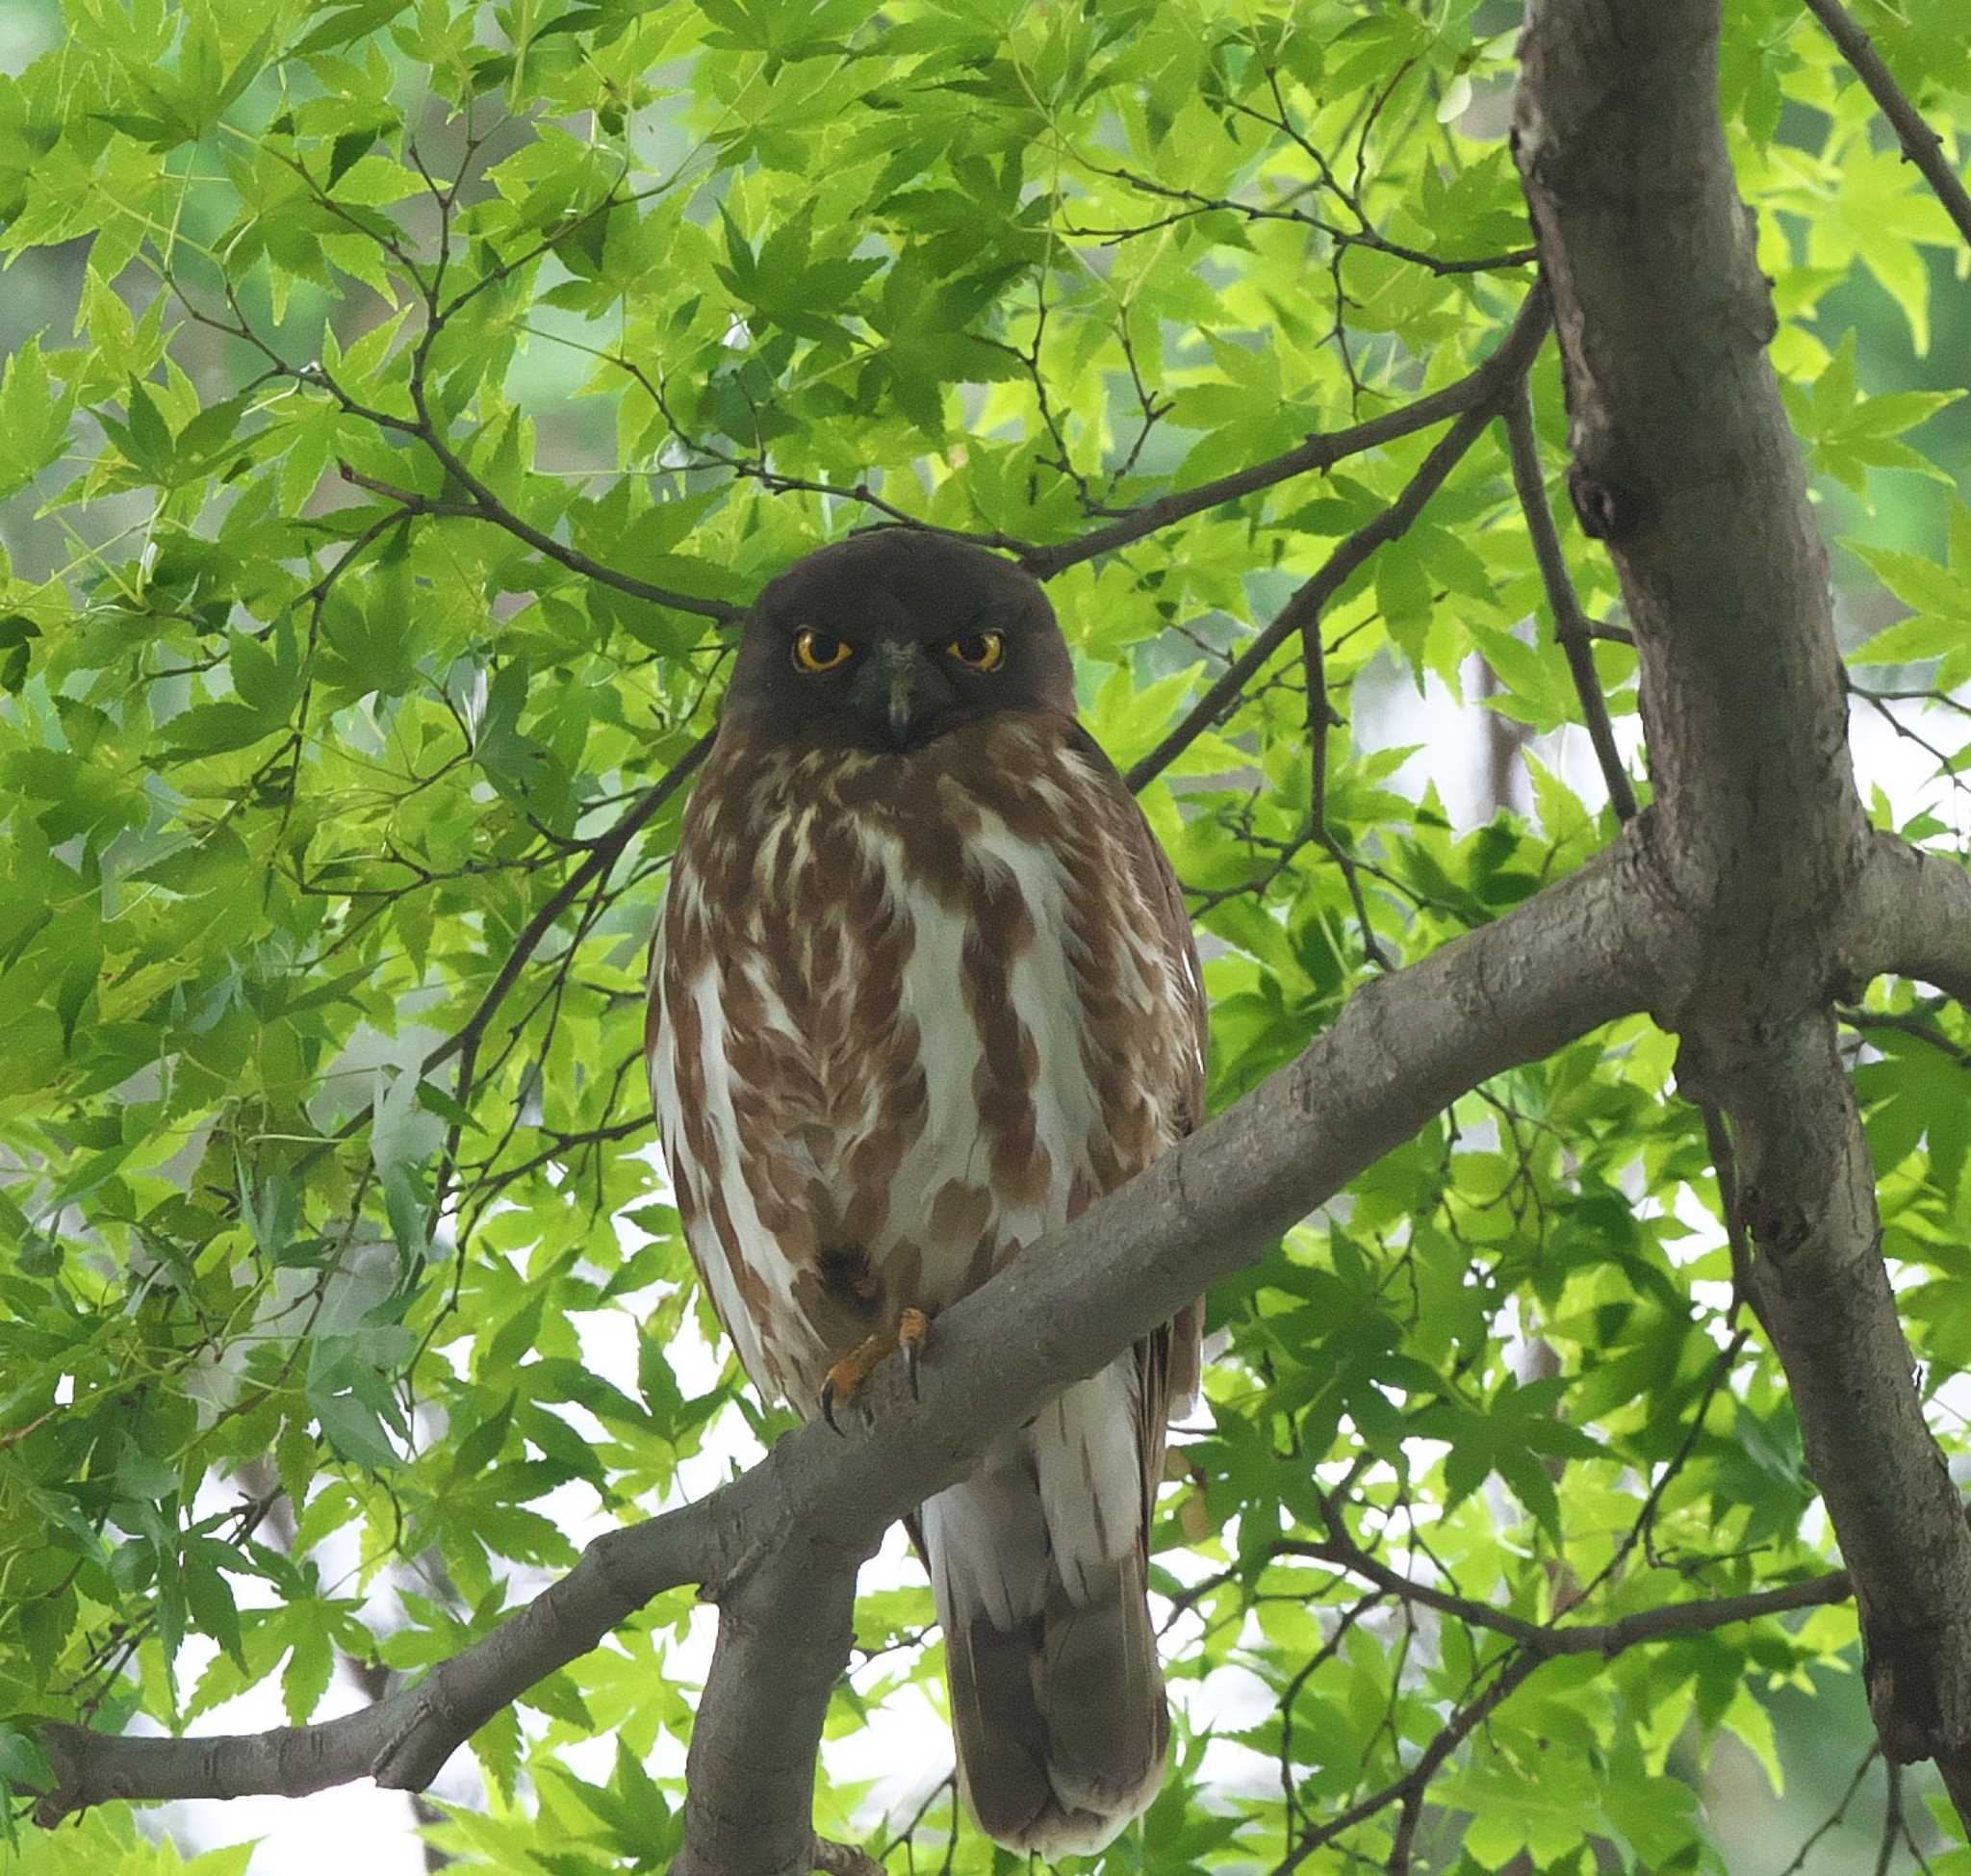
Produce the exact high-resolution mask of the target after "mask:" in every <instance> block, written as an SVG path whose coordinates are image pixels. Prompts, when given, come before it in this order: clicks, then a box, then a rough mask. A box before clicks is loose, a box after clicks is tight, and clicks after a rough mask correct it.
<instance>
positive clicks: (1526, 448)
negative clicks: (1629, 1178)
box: [1505, 378, 1636, 821]
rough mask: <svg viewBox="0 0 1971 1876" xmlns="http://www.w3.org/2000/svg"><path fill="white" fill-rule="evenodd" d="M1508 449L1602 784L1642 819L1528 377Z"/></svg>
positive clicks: (1622, 814) (1512, 418)
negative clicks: (1604, 688)
mask: <svg viewBox="0 0 1971 1876" xmlns="http://www.w3.org/2000/svg"><path fill="white" fill-rule="evenodd" d="M1505 437H1506V450H1507V453H1508V454H1509V455H1510V457H1511V459H1512V466H1513V487H1514V489H1515V490H1517V491H1518V494H1519V498H1520V508H1521V511H1522V512H1523V514H1524V515H1525V517H1526V532H1527V533H1528V534H1530V535H1531V536H1532V540H1533V558H1534V559H1535V560H1536V561H1537V562H1538V563H1539V567H1540V581H1541V584H1542V585H1544V586H1545V587H1546V588H1547V606H1548V610H1549V611H1550V612H1551V613H1552V614H1553V636H1554V639H1555V641H1556V642H1557V643H1558V644H1559V646H1560V649H1561V651H1562V652H1563V653H1564V654H1565V655H1566V657H1567V665H1568V669H1569V671H1571V672H1572V673H1573V674H1574V691H1575V694H1576V695H1577V696H1578V697H1579V698H1580V700H1581V717H1582V720H1583V721H1584V722H1585V723H1586V725H1587V729H1588V740H1589V741H1590V742H1591V743H1592V744H1594V746H1595V760H1596V761H1597V763H1599V764H1600V769H1601V783H1602V785H1603V786H1604V787H1605V788H1606V789H1607V790H1608V799H1609V802H1610V803H1611V804H1612V805H1613V807H1614V809H1615V815H1616V818H1617V819H1618V820H1622V821H1632V820H1634V819H1635V817H1636V791H1635V788H1634V786H1633V785H1632V784H1630V782H1629V779H1628V770H1627V769H1626V768H1625V767H1624V766H1623V761H1622V752H1621V751H1620V750H1619V749H1617V748H1616V746H1615V726H1614V725H1613V724H1612V723H1611V722H1610V721H1609V720H1608V702H1607V699H1606V698H1605V697H1604V696H1603V695H1602V692H1601V675H1600V672H1598V671H1597V670H1596V669H1595V657H1594V654H1593V653H1592V652H1591V651H1590V650H1589V649H1588V647H1589V640H1590V637H1591V633H1590V631H1589V629H1588V621H1587V617H1586V615H1585V614H1584V613H1583V612H1582V611H1581V602H1580V599H1579V597H1578V596H1577V595H1576V594H1575V592H1574V580H1573V579H1572V578H1570V577H1569V575H1568V570H1567V555H1566V553H1563V552H1562V550H1561V545H1560V535H1559V533H1558V532H1557V531H1556V529H1555V528H1554V526H1553V510H1552V508H1550V507H1549V505H1548V501H1547V477H1546V475H1545V474H1544V473H1543V472H1542V470H1541V467H1540V439H1539V437H1538V436H1537V435H1536V434H1535V433H1534V430H1533V394H1532V391H1531V389H1530V387H1529V386H1528V385H1527V383H1526V381H1525V380H1524V379H1523V378H1522V379H1521V380H1520V381H1519V383H1518V385H1516V386H1515V387H1514V391H1513V395H1512V397H1511V398H1508V400H1507V402H1506V406H1505Z"/></svg>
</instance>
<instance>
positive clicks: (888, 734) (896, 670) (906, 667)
mask: <svg viewBox="0 0 1971 1876" xmlns="http://www.w3.org/2000/svg"><path fill="white" fill-rule="evenodd" d="M851 694H852V695H853V696H854V698H855V702H856V707H857V709H858V713H859V714H860V715H861V717H862V718H863V720H864V721H865V722H866V723H867V724H868V725H869V727H870V729H872V730H873V731H875V732H877V733H878V734H879V735H881V736H883V738H884V739H885V740H886V741H887V742H888V743H889V744H890V746H891V747H892V748H893V749H908V748H909V747H910V745H911V743H913V742H915V741H918V740H920V739H921V736H922V732H923V730H924V728H925V725H926V724H927V722H928V721H929V720H930V719H932V718H934V717H935V716H936V715H937V714H938V712H939V711H941V710H942V709H944V708H945V707H946V706H948V705H949V704H950V703H951V702H952V701H953V700H952V687H951V683H950V681H949V680H948V679H947V678H946V677H945V675H944V673H943V672H942V671H940V670H939V669H938V668H937V665H936V664H935V662H934V660H933V659H932V658H931V656H930V655H928V654H927V653H926V651H925V649H924V647H923V646H921V645H911V644H900V643H899V642H898V641H897V640H895V639H893V638H885V639H882V640H880V641H879V642H878V643H877V644H875V645H874V646H872V647H871V648H870V652H869V655H868V656H867V657H865V658H864V659H863V660H862V669H861V670H860V671H859V672H858V674H857V678H856V683H855V688H854V690H853V692H852V693H851Z"/></svg>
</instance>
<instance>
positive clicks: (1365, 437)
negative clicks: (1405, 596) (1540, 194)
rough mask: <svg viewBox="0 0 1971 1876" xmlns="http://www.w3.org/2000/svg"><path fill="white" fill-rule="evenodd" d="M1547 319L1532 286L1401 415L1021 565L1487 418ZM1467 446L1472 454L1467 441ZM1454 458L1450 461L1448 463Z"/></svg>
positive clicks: (1079, 550)
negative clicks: (1454, 423) (1472, 353)
mask: <svg viewBox="0 0 1971 1876" xmlns="http://www.w3.org/2000/svg"><path fill="white" fill-rule="evenodd" d="M1547 317H1548V316H1547V309H1546V305H1545V302H1544V299H1543V297H1542V296H1541V294H1540V291H1539V289H1538V288H1535V289H1534V291H1533V292H1532V293H1530V294H1528V295H1527V296H1526V299H1525V301H1524V303H1523V305H1522V306H1521V308H1520V312H1519V317H1518V318H1517V319H1516V320H1515V321H1514V322H1513V325H1512V329H1511V330H1510V331H1509V332H1508V333H1507V334H1506V336H1505V338H1504V340H1503V341H1502V342H1501V344H1500V345H1499V347H1498V349H1497V351H1496V352H1494V353H1493V354H1492V356H1491V357H1490V358H1488V359H1487V360H1486V361H1485V363H1484V364H1482V365H1480V366H1479V367H1478V369H1477V370H1476V371H1474V372H1472V373H1471V374H1470V375H1469V376H1466V377H1462V378H1460V379H1459V380H1458V381H1457V383H1455V384H1447V385H1446V386H1445V388H1444V389H1443V390H1442V391H1433V392H1431V393H1430V394H1429V396H1427V397H1423V398H1418V399H1417V400H1416V401H1415V402H1414V403H1408V404H1405V405H1404V406H1403V407H1402V409H1400V410H1392V411H1387V412H1385V413H1384V414H1383V415H1382V416H1380V417H1371V418H1369V420H1368V421H1367V422H1366V423H1362V424H1354V425H1353V426H1351V427H1350V428H1348V429H1345V430H1335V431H1332V432H1330V433H1328V434H1327V435H1324V436H1311V437H1309V438H1308V439H1307V441H1306V442H1305V443H1303V444H1300V445H1299V446H1298V447H1296V448H1295V449H1293V450H1287V451H1286V452H1285V453H1284V454H1282V455H1278V456H1274V457H1272V458H1271V459H1270V460H1269V461H1267V462H1263V463H1255V464H1253V466H1252V467H1251V468H1250V469H1241V470H1235V471H1234V472H1233V473H1232V474H1231V475H1221V476H1219V477H1218V479H1217V480H1216V481H1213V482H1205V483H1201V484H1200V485H1199V486H1198V487H1196V488H1194V489H1182V490H1180V491H1178V492H1177V493H1176V494H1174V495H1165V496H1160V497H1158V499H1157V500H1156V501H1146V502H1144V503H1143V504H1142V506H1141V507H1139V508H1132V509H1131V510H1129V511H1128V512H1127V513H1126V514H1123V515H1119V516H1117V517H1116V518H1115V519H1114V520H1113V521H1112V522H1110V523H1109V524H1108V525H1107V526H1106V527H1097V528H1093V529H1091V530H1090V531H1089V532H1088V533H1086V534H1081V535H1077V536H1076V537H1075V539H1073V540H1071V541H1062V542H1060V543H1059V544H1057V545H1056V546H1053V547H1037V548H1030V549H1028V550H1026V551H1025V552H1023V553H1021V554H1020V556H1019V557H1020V564H1021V565H1022V566H1023V567H1025V568H1026V570H1027V571H1028V572H1029V573H1030V574H1032V575H1033V576H1034V578H1036V579H1052V578H1054V576H1055V575H1056V574H1058V573H1060V572H1062V570H1063V569H1065V568H1068V567H1072V566H1077V565H1079V564H1080V563H1081V562H1082V561H1084V560H1092V559H1093V558H1094V557H1095V555H1096V554H1098V553H1113V552H1114V551H1115V550H1116V549H1117V548H1120V547H1127V546H1128V545H1129V544H1130V543H1131V542H1132V541H1139V540H1141V539H1142V538H1143V537H1144V536H1145V535H1147V534H1154V533H1155V532H1156V531H1157V530H1158V529H1159V528H1162V527H1169V526H1170V524H1171V523H1172V522H1177V521H1182V520H1184V519H1185V518H1186V517H1187V516H1188V515H1195V514H1201V513H1202V512H1203V511H1204V510H1205V509H1207V508H1216V507H1217V506H1218V504H1219V503H1220V502H1223V501H1238V500H1239V498H1240V497H1241V496H1244V495H1253V494H1256V493H1258V491H1259V490H1261V489H1268V488H1271V487H1272V486H1273V485H1274V483H1276V482H1284V481H1287V480H1289V479H1290V478H1291V477H1293V476H1295V475H1307V474H1309V473H1310V472H1311V471H1314V470H1319V469H1332V468H1333V467H1334V466H1335V464H1336V463H1338V462H1341V461H1343V460H1344V458H1346V457H1348V456H1355V455H1360V454H1361V453H1362V452H1363V451H1364V450H1377V449H1380V448H1381V447H1382V446H1383V445H1384V444H1386V443H1395V442H1398V441H1400V440H1401V439H1402V438H1403V437H1406V436H1414V435H1415V434H1416V433H1417V431H1419V430H1425V429H1428V428H1429V427H1430V426H1431V425H1432V424H1441V423H1443V422H1444V421H1445V419H1446V418H1447V417H1467V416H1469V415H1470V414H1471V413H1472V412H1473V411H1477V410H1481V409H1482V410H1486V411H1488V412H1489V411H1491V410H1493V409H1494V408H1496V407H1497V399H1498V398H1499V396H1500V391H1501V387H1502V386H1503V385H1504V384H1505V383H1507V382H1509V381H1510V380H1511V379H1512V378H1513V377H1515V376H1517V375H1518V374H1519V373H1522V372H1523V371H1524V370H1525V369H1526V367H1527V366H1528V365H1530V364H1531V363H1532V361H1533V356H1534V354H1535V353H1536V352H1538V350H1539V349H1540V342H1541V341H1542V340H1543V339H1544V338H1545V337H1546V336H1547ZM1461 427H1462V426H1461ZM1480 427H1482V425H1480ZM1473 434H1474V435H1475V431H1474V432H1473ZM1440 447H1442V446H1440ZM1465 448H1470V443H1469V442H1468V443H1467V444H1466V446H1465ZM1462 453H1463V450H1460V451H1458V454H1462ZM1455 460H1456V457H1455V456H1453V457H1452V461H1453V462H1454V461H1455ZM1439 479H1440V480H1442V479H1443V478H1442V477H1440V478H1439ZM1434 486H1435V485H1434V484H1433V487H1434ZM1405 525H1406V526H1407V523H1406V524H1405ZM1395 531H1396V532H1397V533H1400V532H1401V531H1402V530H1401V528H1398V529H1396V530H1395ZM1291 631H1292V628H1290V629H1289V630H1288V631H1287V632H1282V633H1281V634H1280V637H1279V638H1278V639H1276V640H1275V641H1274V642H1275V644H1279V643H1284V642H1285V640H1286V638H1287V637H1288V636H1289V635H1291Z"/></svg>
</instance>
